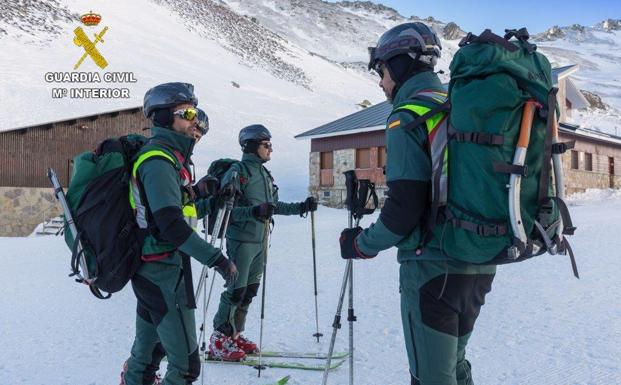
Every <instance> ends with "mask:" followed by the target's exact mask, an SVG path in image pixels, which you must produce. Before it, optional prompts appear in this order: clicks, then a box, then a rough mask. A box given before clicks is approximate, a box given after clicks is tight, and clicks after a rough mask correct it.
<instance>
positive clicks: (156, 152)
mask: <svg viewBox="0 0 621 385" xmlns="http://www.w3.org/2000/svg"><path fill="white" fill-rule="evenodd" d="M153 156H163V157H164V158H166V159H168V160H169V161H170V162H171V163H173V164H176V162H175V159H174V158H173V157H172V156H170V155H168V154H167V153H165V152H164V151H161V150H151V151H147V152H145V153H144V154H142V155H140V156H139V157H138V159H136V162H135V163H134V168H133V169H132V176H133V177H134V178H135V177H136V173H137V172H138V167H140V165H141V164H142V163H144V161H145V160H147V159H149V158H151V157H153Z"/></svg>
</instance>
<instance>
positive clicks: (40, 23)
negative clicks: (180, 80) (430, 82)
mask: <svg viewBox="0 0 621 385" xmlns="http://www.w3.org/2000/svg"><path fill="white" fill-rule="evenodd" d="M145 2H146V3H148V4H153V5H154V6H156V7H157V8H159V9H165V10H167V12H169V15H170V17H174V22H175V23H180V24H182V25H183V26H184V27H185V29H186V30H188V31H190V32H192V33H193V34H194V35H197V36H198V37H200V38H204V39H207V40H209V41H213V42H216V43H217V44H218V45H219V46H221V47H222V48H224V49H226V50H227V51H229V52H230V53H232V54H234V55H235V56H236V57H237V58H238V61H239V63H240V64H241V65H243V66H246V67H249V68H259V69H261V70H264V71H266V72H268V73H270V74H271V75H272V76H274V77H275V78H278V79H282V80H285V81H287V82H290V83H293V84H295V85H298V86H301V87H304V88H306V89H308V90H313V87H314V86H313V81H314V80H313V77H312V76H310V75H309V67H308V64H307V62H308V61H309V59H308V58H309V57H313V58H315V59H313V60H316V59H319V60H324V61H326V62H328V63H330V64H332V65H336V66H338V67H340V68H341V69H345V70H347V71H354V72H356V73H358V74H360V75H361V76H363V78H366V79H368V81H370V82H371V81H372V82H375V81H376V78H375V77H374V75H373V74H369V73H367V70H366V65H367V60H368V57H367V47H369V46H370V45H373V44H375V42H376V41H377V39H378V37H379V36H380V35H381V34H382V33H383V32H384V31H386V30H387V29H388V28H390V27H392V26H394V25H397V24H399V23H403V22H406V21H422V22H425V23H427V24H429V25H431V26H432V28H434V30H435V31H436V32H437V33H438V35H439V36H440V37H441V40H442V45H443V51H442V58H441V59H440V60H439V64H438V69H440V70H443V71H444V72H445V74H444V75H441V76H442V78H443V80H444V81H447V80H448V66H449V63H450V60H451V58H452V56H453V54H454V53H455V51H456V50H457V49H458V42H459V40H460V39H461V38H462V37H463V36H464V35H465V32H464V31H463V30H462V29H461V28H460V27H459V25H458V24H456V23H455V22H452V21H447V22H444V21H439V20H437V19H435V18H434V17H433V16H424V17H419V16H405V15H401V14H400V13H399V12H398V11H397V10H395V9H393V8H390V7H387V6H384V5H382V4H378V3H374V2H371V1H339V2H326V1H322V0H145ZM82 8H83V6H82V4H81V3H80V1H78V0H5V1H3V2H1V3H0V41H1V39H3V38H6V37H7V36H11V38H13V39H19V40H22V41H27V42H30V43H35V44H46V42H49V41H52V40H53V39H55V38H57V37H58V35H59V34H60V33H61V31H63V29H65V28H67V25H68V24H70V23H71V22H75V20H76V18H77V17H78V13H76V11H75V10H76V9H82ZM154 9H155V8H154ZM484 27H485V26H482V28H481V29H483V28H484ZM532 40H533V41H535V42H536V43H537V44H538V46H539V49H540V50H541V52H543V53H545V54H546V55H547V56H548V58H549V59H550V61H551V62H552V64H553V66H565V65H570V64H577V65H579V66H580V70H579V71H578V72H576V73H575V74H574V75H572V78H573V79H574V80H575V81H576V83H577V85H578V86H579V88H580V89H583V90H585V91H587V92H589V93H590V94H593V95H594V96H598V97H600V98H601V99H602V103H604V104H606V105H609V106H610V108H609V109H608V110H607V111H608V113H609V114H612V115H611V117H610V119H609V120H610V122H609V123H610V124H609V125H615V124H616V125H618V123H615V122H614V121H615V119H616V120H618V115H615V114H617V113H618V111H619V110H621V80H620V78H619V71H618V63H619V62H620V61H621V53H619V52H621V20H620V19H607V20H603V21H602V22H600V23H597V24H596V25H593V26H582V25H578V24H574V25H570V26H553V27H551V28H549V29H548V30H546V31H544V32H542V33H539V34H536V35H534V36H533V38H532ZM205 54H209V53H205ZM233 81H234V80H233ZM596 104H599V103H596ZM584 119H585V120H587V121H588V116H587V115H585V117H584ZM577 123H580V122H577Z"/></svg>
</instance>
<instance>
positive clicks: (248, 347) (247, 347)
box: [233, 333, 259, 354]
mask: <svg viewBox="0 0 621 385" xmlns="http://www.w3.org/2000/svg"><path fill="white" fill-rule="evenodd" d="M233 342H234V343H235V345H237V347H238V348H240V349H241V350H243V351H244V353H246V354H252V353H257V352H258V351H259V349H258V348H257V344H255V343H254V342H252V341H250V340H249V339H247V338H246V337H244V336H242V335H241V333H239V334H237V337H234V338H233Z"/></svg>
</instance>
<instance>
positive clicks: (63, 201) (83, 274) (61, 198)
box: [47, 168, 93, 285]
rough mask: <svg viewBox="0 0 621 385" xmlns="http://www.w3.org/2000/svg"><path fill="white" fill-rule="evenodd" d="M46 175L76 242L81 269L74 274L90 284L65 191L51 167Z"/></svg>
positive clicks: (89, 276) (80, 243)
mask: <svg viewBox="0 0 621 385" xmlns="http://www.w3.org/2000/svg"><path fill="white" fill-rule="evenodd" d="M47 177H48V178H49V179H50V182H51V183H52V186H53V187H54V195H55V196H56V199H57V200H58V202H59V203H60V205H61V206H62V209H63V213H64V214H65V220H66V221H67V225H68V226H69V231H70V232H71V236H72V237H73V239H74V241H75V242H77V253H78V254H77V255H78V256H79V265H80V270H81V271H77V270H76V271H74V273H75V274H74V275H75V276H76V277H77V279H78V280H79V281H80V280H82V281H84V282H85V283H86V284H88V285H90V284H91V280H92V278H93V277H92V276H91V274H90V272H89V271H88V266H87V264H86V257H85V255H84V253H83V250H84V248H83V247H82V242H80V239H79V238H78V228H77V227H76V225H75V222H74V220H73V216H72V215H71V209H69V204H68V203H67V198H66V197H65V192H64V191H63V188H62V186H61V185H60V182H59V181H58V177H57V176H56V172H55V171H54V170H53V169H51V168H48V169H47ZM74 270H75V269H74Z"/></svg>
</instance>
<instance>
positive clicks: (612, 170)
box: [608, 157, 615, 188]
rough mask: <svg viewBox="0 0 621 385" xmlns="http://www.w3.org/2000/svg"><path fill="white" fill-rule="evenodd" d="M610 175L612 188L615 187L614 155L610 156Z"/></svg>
mask: <svg viewBox="0 0 621 385" xmlns="http://www.w3.org/2000/svg"><path fill="white" fill-rule="evenodd" d="M608 177H609V178H610V183H609V186H610V188H615V158H613V157H608Z"/></svg>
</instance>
